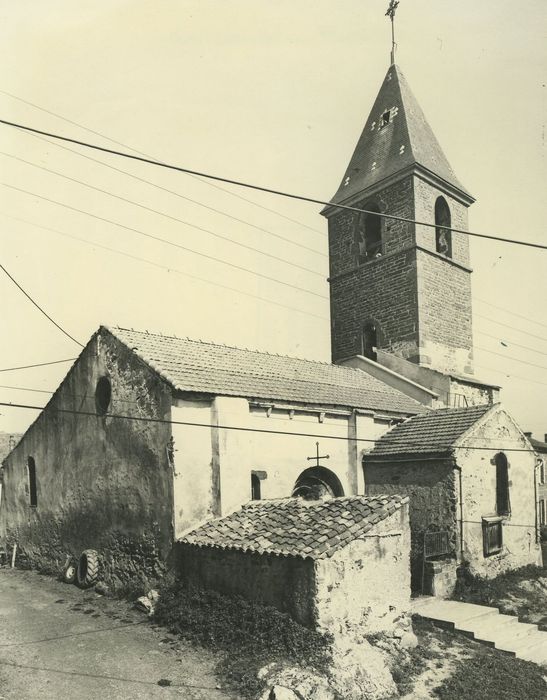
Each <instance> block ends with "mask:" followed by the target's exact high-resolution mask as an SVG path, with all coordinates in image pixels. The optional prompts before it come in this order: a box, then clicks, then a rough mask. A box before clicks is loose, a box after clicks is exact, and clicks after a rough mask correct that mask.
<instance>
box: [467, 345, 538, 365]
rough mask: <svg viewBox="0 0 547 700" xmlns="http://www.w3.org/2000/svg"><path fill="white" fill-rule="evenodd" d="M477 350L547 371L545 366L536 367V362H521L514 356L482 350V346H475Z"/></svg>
mask: <svg viewBox="0 0 547 700" xmlns="http://www.w3.org/2000/svg"><path fill="white" fill-rule="evenodd" d="M475 348H476V349H477V350H482V351H483V352H488V353H490V354H491V355H498V357H503V358H505V359H506V360H513V362H520V363H521V364H523V365H529V366H530V367H537V368H538V369H547V367H545V366H544V365H536V364H535V363H534V362H526V360H521V359H520V358H518V357H513V356H512V355H504V354H503V353H502V352H496V351H495V350H487V349H486V348H481V346H480V345H475Z"/></svg>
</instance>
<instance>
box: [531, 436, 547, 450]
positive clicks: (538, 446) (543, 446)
mask: <svg viewBox="0 0 547 700" xmlns="http://www.w3.org/2000/svg"><path fill="white" fill-rule="evenodd" d="M528 440H529V441H530V443H531V445H532V447H533V448H534V450H535V451H536V452H541V453H542V454H547V442H542V440H536V438H533V437H530V438H528Z"/></svg>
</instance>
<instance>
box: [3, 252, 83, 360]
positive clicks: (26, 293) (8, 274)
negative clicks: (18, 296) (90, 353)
mask: <svg viewBox="0 0 547 700" xmlns="http://www.w3.org/2000/svg"><path fill="white" fill-rule="evenodd" d="M0 270H2V271H3V272H4V273H5V274H6V275H7V276H8V277H9V278H10V280H11V281H12V282H13V284H14V285H15V286H16V287H17V289H19V291H20V292H22V293H23V294H24V295H25V296H26V298H27V299H28V300H29V301H30V303H31V304H33V305H34V306H35V307H36V308H37V309H38V311H39V312H40V313H41V314H43V315H44V316H45V317H46V318H47V319H48V321H51V323H53V325H54V326H55V328H57V329H58V330H60V331H61V333H63V335H66V337H67V338H70V340H72V341H73V342H74V343H76V345H79V346H80V347H81V348H83V347H84V345H83V344H82V343H80V341H79V340H76V338H74V337H72V336H71V335H70V333H68V332H67V331H65V329H64V328H63V327H62V326H60V325H59V324H58V323H57V321H55V320H54V319H52V318H51V316H50V315H49V314H48V313H47V312H46V311H44V309H43V308H42V307H41V306H40V304H38V302H37V301H35V300H34V299H33V298H32V297H31V296H30V294H29V293H28V292H26V291H25V290H24V289H23V287H21V285H20V284H19V282H17V280H16V279H15V278H14V277H12V276H11V275H10V273H9V272H8V271H7V270H6V268H5V267H4V266H3V265H2V264H0Z"/></svg>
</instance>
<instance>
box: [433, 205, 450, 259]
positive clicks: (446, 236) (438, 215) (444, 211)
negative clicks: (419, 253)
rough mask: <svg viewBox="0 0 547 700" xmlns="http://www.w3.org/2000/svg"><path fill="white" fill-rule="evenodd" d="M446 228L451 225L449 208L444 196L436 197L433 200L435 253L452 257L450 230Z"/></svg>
mask: <svg viewBox="0 0 547 700" xmlns="http://www.w3.org/2000/svg"><path fill="white" fill-rule="evenodd" d="M445 226H446V227H448V229H449V228H450V227H451V226H452V221H451V216H450V209H449V208H448V204H447V203H446V199H445V198H444V197H438V198H437V201H436V202H435V248H436V250H437V253H440V254H441V255H446V257H447V258H451V257H452V232H451V231H449V230H448V229H447V228H441V227H445Z"/></svg>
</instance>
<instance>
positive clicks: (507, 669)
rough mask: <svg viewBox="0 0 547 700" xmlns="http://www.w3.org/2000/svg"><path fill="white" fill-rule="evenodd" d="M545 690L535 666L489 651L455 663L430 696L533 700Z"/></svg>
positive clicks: (442, 699) (452, 699) (443, 699)
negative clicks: (448, 676)
mask: <svg viewBox="0 0 547 700" xmlns="http://www.w3.org/2000/svg"><path fill="white" fill-rule="evenodd" d="M546 691H547V686H546V684H545V681H544V680H543V674H542V671H541V670H540V668H539V667H538V666H536V664H533V663H530V662H528V661H522V660H521V659H515V658H513V657H510V656H506V655H504V654H501V653H499V652H498V653H496V652H493V651H490V650H488V649H478V650H477V651H476V653H475V654H474V655H473V656H471V657H467V658H465V659H461V660H459V661H457V662H456V668H455V670H454V672H453V673H452V675H451V676H450V678H448V679H447V680H446V681H444V682H443V683H442V684H441V685H440V687H438V688H436V689H435V690H434V691H433V692H434V694H435V695H436V697H438V698H440V700H461V699H462V698H465V700H488V699H489V698H492V700H494V699H495V700H532V698H534V699H535V698H537V700H539V699H540V698H544V697H545V694H546Z"/></svg>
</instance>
